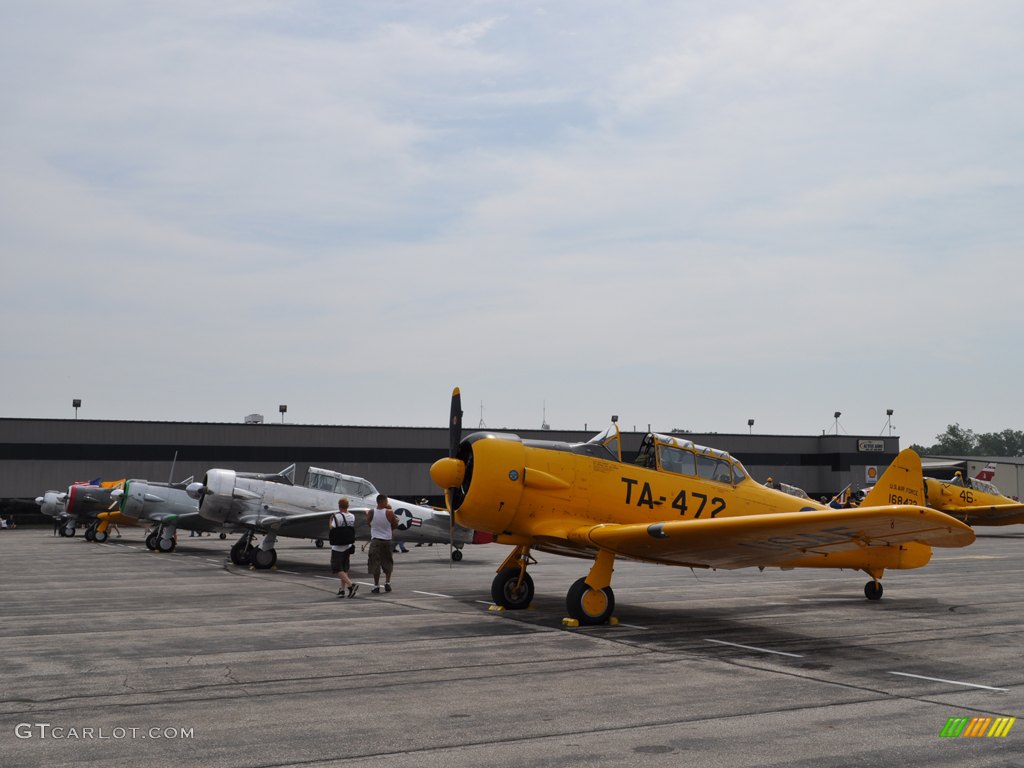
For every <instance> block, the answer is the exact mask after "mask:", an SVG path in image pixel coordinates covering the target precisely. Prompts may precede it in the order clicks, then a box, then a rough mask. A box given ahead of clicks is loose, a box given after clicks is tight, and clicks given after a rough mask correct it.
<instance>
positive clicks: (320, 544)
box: [315, 539, 324, 549]
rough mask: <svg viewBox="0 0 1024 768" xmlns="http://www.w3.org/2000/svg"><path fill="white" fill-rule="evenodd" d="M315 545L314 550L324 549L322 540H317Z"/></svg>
mask: <svg viewBox="0 0 1024 768" xmlns="http://www.w3.org/2000/svg"><path fill="white" fill-rule="evenodd" d="M315 543H316V548H317V549H323V548H324V540H323V539H317V540H316V542H315Z"/></svg>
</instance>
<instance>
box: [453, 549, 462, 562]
mask: <svg viewBox="0 0 1024 768" xmlns="http://www.w3.org/2000/svg"><path fill="white" fill-rule="evenodd" d="M452 560H454V561H455V562H456V563H458V562H460V561H461V560H462V550H461V549H453V550H452Z"/></svg>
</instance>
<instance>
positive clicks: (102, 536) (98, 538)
mask: <svg viewBox="0 0 1024 768" xmlns="http://www.w3.org/2000/svg"><path fill="white" fill-rule="evenodd" d="M109 538H110V534H109V533H107V532H106V531H96V532H95V533H93V535H92V540H93V541H95V542H96V543H97V544H102V543H103V542H104V541H106V540H107V539H109Z"/></svg>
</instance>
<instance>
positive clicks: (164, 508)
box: [111, 477, 234, 552]
mask: <svg viewBox="0 0 1024 768" xmlns="http://www.w3.org/2000/svg"><path fill="white" fill-rule="evenodd" d="M191 482H192V478H191V477H190V478H188V479H187V480H184V481H182V482H180V483H154V482H150V481H148V480H127V481H125V484H124V490H121V489H118V490H115V491H114V492H113V493H112V494H111V495H112V496H113V497H114V498H115V499H116V500H117V502H118V509H119V511H120V512H121V514H122V515H127V516H128V517H134V518H135V519H137V520H139V521H140V522H149V523H152V524H153V526H152V528H150V529H149V531H148V532H147V533H146V547H147V548H149V549H151V550H154V551H155V550H160V551H161V552H173V551H174V548H175V546H177V537H176V533H177V530H178V528H183V529H185V530H187V531H199V532H201V533H220V537H221V538H222V539H223V538H226V537H227V534H226V533H225V532H224V528H225V526H222V525H218V524H217V523H214V522H212V521H210V520H208V519H206V518H205V517H203V516H202V515H200V514H199V504H198V502H197V501H196V500H195V499H194V498H192V497H191V496H189V495H188V492H187V491H186V490H185V489H186V487H187V486H188V485H189V483H191ZM229 529H230V530H232V531H233V530H234V528H232V527H230V526H229Z"/></svg>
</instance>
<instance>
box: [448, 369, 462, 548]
mask: <svg viewBox="0 0 1024 768" xmlns="http://www.w3.org/2000/svg"><path fill="white" fill-rule="evenodd" d="M460 442H462V393H461V392H459V388H458V387H456V388H455V389H454V390H452V408H451V414H450V418H449V419H448V461H449V463H450V462H452V461H458V459H456V456H458V453H459V443H460ZM452 479H454V475H453V476H452ZM444 506H445V509H447V510H448V566H449V567H451V564H452V562H453V560H452V554H453V552H452V550H453V549H454V548H455V510H454V509H452V489H451V488H445V489H444Z"/></svg>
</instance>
